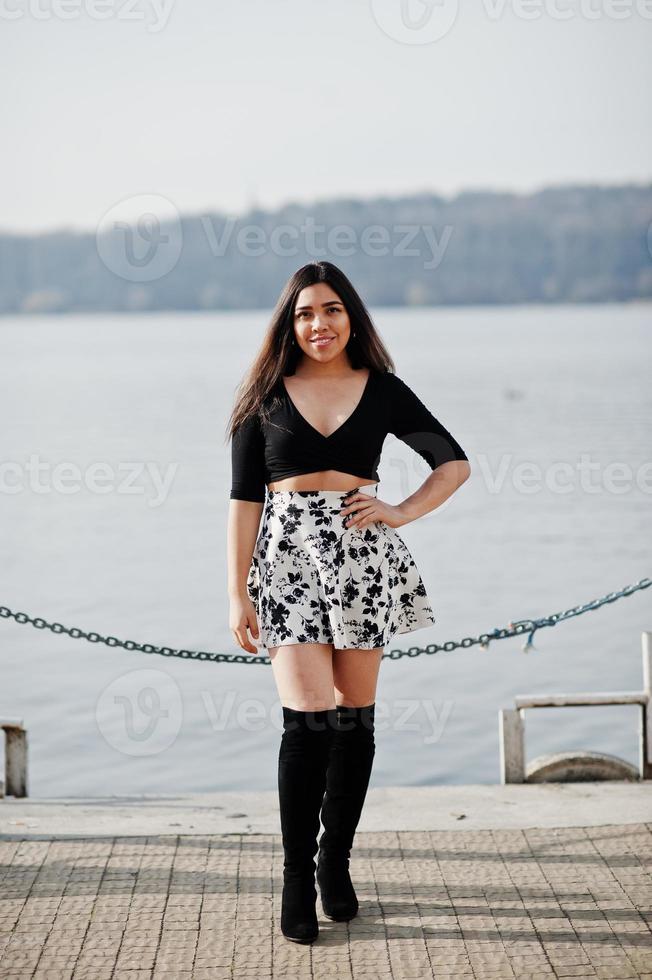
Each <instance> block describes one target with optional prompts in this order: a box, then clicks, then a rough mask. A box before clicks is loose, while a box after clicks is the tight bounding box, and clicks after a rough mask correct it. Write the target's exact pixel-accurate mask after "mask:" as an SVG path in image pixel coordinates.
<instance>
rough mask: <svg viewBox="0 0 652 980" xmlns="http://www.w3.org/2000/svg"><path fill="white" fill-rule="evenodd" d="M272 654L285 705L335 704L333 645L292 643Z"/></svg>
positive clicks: (307, 707)
mask: <svg viewBox="0 0 652 980" xmlns="http://www.w3.org/2000/svg"><path fill="white" fill-rule="evenodd" d="M268 653H269V658H270V660H271V662H272V672H273V674H274V680H275V682H276V688H277V690H278V696H279V699H280V702H281V704H282V705H285V706H286V707H288V708H294V710H295V711H324V710H326V709H327V708H334V707H335V696H334V690H333V647H332V644H330V643H291V644H289V645H287V646H277V647H268Z"/></svg>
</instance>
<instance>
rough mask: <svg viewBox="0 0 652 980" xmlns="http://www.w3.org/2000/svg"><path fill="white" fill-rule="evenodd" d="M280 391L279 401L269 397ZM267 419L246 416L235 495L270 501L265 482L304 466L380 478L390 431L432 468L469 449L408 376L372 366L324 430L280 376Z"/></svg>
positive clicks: (236, 443) (239, 432)
mask: <svg viewBox="0 0 652 980" xmlns="http://www.w3.org/2000/svg"><path fill="white" fill-rule="evenodd" d="M274 395H278V397H279V401H278V402H275V403H274V404H272V402H271V399H272V398H273V396H274ZM266 403H267V404H269V405H270V408H271V409H272V410H271V412H270V416H269V422H267V421H261V419H260V417H259V416H258V415H252V416H249V418H247V419H246V420H245V422H244V423H243V424H242V425H240V426H238V428H237V429H236V430H235V433H234V435H233V439H232V440H231V463H232V483H231V499H233V500H253V501H257V502H263V501H264V500H265V489H266V484H268V483H272V482H275V481H277V480H283V479H286V478H287V477H290V476H300V475H301V474H303V473H316V472H319V471H322V470H338V471H339V472H341V473H351V474H352V475H353V476H359V477H360V478H361V479H363V480H365V481H366V482H368V483H376V482H378V480H379V476H378V463H379V462H380V453H381V449H382V446H383V442H384V441H385V436H386V435H387V433H388V432H391V433H392V434H393V435H395V436H397V438H399V439H402V440H403V442H405V443H407V445H408V446H410V447H411V448H412V449H414V450H415V452H417V453H418V454H419V455H420V456H422V457H423V459H425V461H426V462H427V463H428V465H429V466H430V468H431V469H433V470H434V469H436V468H437V467H438V466H441V464H442V463H447V462H450V461H451V460H455V459H468V456H467V455H466V453H465V452H464V450H463V449H462V447H461V446H460V444H459V443H458V442H457V441H456V440H455V439H454V438H453V436H452V435H451V434H450V432H448V431H447V430H446V429H445V428H444V427H443V425H441V423H440V422H438V421H437V419H436V418H435V417H434V416H433V415H432V414H431V413H430V411H429V410H428V408H426V406H425V405H424V404H423V402H422V401H421V400H420V399H419V398H418V397H417V395H415V393H414V392H413V391H412V390H411V389H410V388H408V386H407V385H406V384H405V382H404V381H401V379H400V378H399V377H397V376H396V375H395V374H392V373H391V372H382V373H381V372H380V371H376V370H374V369H370V374H369V378H368V380H367V383H366V386H365V389H364V392H363V394H362V397H361V399H360V401H359V402H358V404H357V406H356V407H355V409H354V410H353V412H352V413H351V415H349V417H348V418H347V419H346V420H345V421H344V422H343V423H342V425H340V426H339V427H338V428H337V429H335V431H334V432H332V433H331V434H330V435H329V436H324V435H322V434H321V432H318V431H317V429H315V428H313V426H312V425H310V423H309V422H308V421H307V420H306V419H305V418H304V417H303V415H301V413H300V412H299V411H298V409H297V408H296V407H295V405H294V402H293V401H292V399H291V398H290V396H289V394H288V391H287V388H286V387H285V385H284V383H283V379H282V378H279V380H278V384H277V385H276V387H275V389H274V390H273V391H272V392H270V393H269V395H268V396H267V400H266Z"/></svg>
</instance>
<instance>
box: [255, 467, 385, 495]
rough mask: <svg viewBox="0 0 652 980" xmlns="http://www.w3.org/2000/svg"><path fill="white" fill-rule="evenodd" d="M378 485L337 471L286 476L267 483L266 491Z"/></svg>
mask: <svg viewBox="0 0 652 980" xmlns="http://www.w3.org/2000/svg"><path fill="white" fill-rule="evenodd" d="M372 483H373V484H376V483H378V481H377V480H368V479H366V478H365V477H363V476H352V475H351V474H350V473H340V472H339V470H321V471H320V472H317V473H302V474H301V475H300V476H288V477H287V478H286V479H285V480H276V481H275V482H274V483H268V484H267V489H268V490H343V491H346V490H355V488H356V487H364V486H369V485H370V484H372Z"/></svg>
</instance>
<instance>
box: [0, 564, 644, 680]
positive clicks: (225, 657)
mask: <svg viewBox="0 0 652 980" xmlns="http://www.w3.org/2000/svg"><path fill="white" fill-rule="evenodd" d="M651 585H652V579H649V578H642V579H640V581H638V582H635V583H634V585H626V586H625V587H624V588H622V589H619V590H618V591H617V592H609V593H608V594H607V595H605V596H602V597H601V598H600V599H593V600H592V601H591V602H585V603H584V604H583V605H579V606H574V607H573V608H572V609H566V610H564V611H563V612H557V613H552V614H551V615H550V616H543V617H542V618H541V619H518V620H512V621H510V622H509V623H508V625H507V626H506V627H496V628H495V629H494V630H492V631H491V633H481V634H480V635H479V636H466V637H464V639H463V640H447V641H446V643H441V644H440V643H428V644H427V646H425V647H409V649H407V650H390V651H389V652H388V653H384V654H383V656H382V659H383V660H398V659H399V658H400V657H418V656H419V654H421V653H439V652H440V651H444V652H446V653H449V652H450V651H451V650H458V649H467V648H468V647H472V646H476V645H479V646H480V649H481V650H487V649H488V648H489V643H490V642H491V641H492V640H505V639H507V638H508V637H510V636H520V635H521V634H522V633H527V634H528V637H527V640H526V641H525V643H524V644H523V646H522V647H521V649H522V650H523V652H524V653H528V652H529V651H530V650H535V649H536V647H535V646H534V644H533V643H532V637H533V636H534V634H535V632H536V631H537V630H538V629H542V628H543V627H545V626H556V625H557V624H558V623H561V622H563V621H564V620H566V619H571V618H572V617H573V616H581V615H582V613H585V612H589V610H592V609H599V608H600V607H601V606H604V605H606V604H607V603H610V602H616V600H617V599H622V598H623V597H624V596H629V595H633V594H634V593H635V592H639V591H640V590H641V589H649V588H650V586H651ZM0 619H14V620H15V621H16V622H17V623H21V624H26V623H30V624H31V625H32V626H33V627H34V628H35V629H39V630H43V629H48V630H51V631H52V632H53V633H65V634H66V636H70V637H72V638H73V639H74V640H87V641H88V642H89V643H104V644H106V646H108V647H122V649H123V650H137V651H138V652H139V653H158V654H160V655H161V656H163V657H181V658H182V659H184V660H212V661H215V663H227V664H270V663H271V660H270V659H269V657H262V656H258V655H253V656H247V655H246V654H242V653H209V652H207V651H204V650H174V649H173V648H172V647H157V646H154V644H153V643H137V642H136V641H135V640H119V639H118V638H117V637H115V636H101V635H100V634H99V633H95V632H90V633H86V632H84V630H81V629H78V628H77V627H76V626H71V627H67V626H62V625H61V623H48V622H46V621H45V620H44V619H42V618H41V617H40V616H36V617H34V618H32V617H31V616H28V615H27V613H22V612H12V610H11V609H7V607H6V606H0Z"/></svg>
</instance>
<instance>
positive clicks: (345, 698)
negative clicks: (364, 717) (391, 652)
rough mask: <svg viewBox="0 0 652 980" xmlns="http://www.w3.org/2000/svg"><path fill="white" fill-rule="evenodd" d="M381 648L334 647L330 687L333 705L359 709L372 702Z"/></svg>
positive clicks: (381, 652) (381, 654)
mask: <svg viewBox="0 0 652 980" xmlns="http://www.w3.org/2000/svg"><path fill="white" fill-rule="evenodd" d="M383 649H384V648H383V647H377V648H376V649H369V650H353V649H346V650H342V649H338V648H337V647H335V648H334V650H333V687H334V694H335V702H336V704H343V705H346V706H347V707H363V706H365V705H368V704H373V703H374V701H375V700H376V686H377V684H378V672H379V670H380V663H381V660H382V656H383Z"/></svg>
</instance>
